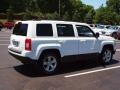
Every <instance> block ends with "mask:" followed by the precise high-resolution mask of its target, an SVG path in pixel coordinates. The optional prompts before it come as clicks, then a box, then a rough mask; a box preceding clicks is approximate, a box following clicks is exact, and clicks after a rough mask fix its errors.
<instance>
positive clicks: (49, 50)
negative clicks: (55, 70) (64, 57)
mask: <svg viewBox="0 0 120 90" xmlns="http://www.w3.org/2000/svg"><path fill="white" fill-rule="evenodd" d="M48 53H52V54H57V55H58V57H59V58H61V53H60V51H59V50H58V49H56V48H52V49H45V50H43V51H42V52H41V54H40V55H39V58H38V61H39V60H40V59H41V58H43V56H44V55H46V54H48Z"/></svg>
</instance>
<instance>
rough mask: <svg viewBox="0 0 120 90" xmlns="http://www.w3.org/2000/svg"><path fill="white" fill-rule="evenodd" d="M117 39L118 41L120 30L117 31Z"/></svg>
mask: <svg viewBox="0 0 120 90" xmlns="http://www.w3.org/2000/svg"><path fill="white" fill-rule="evenodd" d="M117 38H118V39H119V40H120V29H119V30H118V31H117Z"/></svg>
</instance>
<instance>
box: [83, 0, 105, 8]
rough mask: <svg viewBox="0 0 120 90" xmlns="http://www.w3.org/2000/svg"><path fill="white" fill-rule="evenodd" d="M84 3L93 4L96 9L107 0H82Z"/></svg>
mask: <svg viewBox="0 0 120 90" xmlns="http://www.w3.org/2000/svg"><path fill="white" fill-rule="evenodd" d="M81 1H82V2H83V3H84V4H87V5H91V6H93V7H94V9H98V8H99V7H100V6H101V5H102V4H103V5H104V6H105V5H106V0H81Z"/></svg>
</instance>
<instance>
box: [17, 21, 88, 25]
mask: <svg viewBox="0 0 120 90" xmlns="http://www.w3.org/2000/svg"><path fill="white" fill-rule="evenodd" d="M18 22H22V23H59V24H79V25H86V26H89V25H88V24H86V23H80V22H72V21H59V20H39V21H36V20H27V21H17V23H18Z"/></svg>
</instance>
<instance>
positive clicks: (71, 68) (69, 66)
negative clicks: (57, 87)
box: [14, 60, 119, 77]
mask: <svg viewBox="0 0 120 90" xmlns="http://www.w3.org/2000/svg"><path fill="white" fill-rule="evenodd" d="M117 63H119V61H118V60H112V61H111V62H110V63H109V64H108V65H103V64H102V63H100V62H99V61H97V60H85V61H77V62H69V63H62V65H61V68H60V70H59V71H58V72H57V74H54V75H60V74H65V73H71V72H75V71H81V70H87V69H92V68H97V67H101V66H102V67H104V68H105V67H106V66H109V65H114V64H117ZM14 69H15V70H16V71H17V72H19V73H21V74H23V75H25V76H28V77H46V76H47V77H48V75H44V74H43V73H42V72H41V71H40V70H39V69H38V68H37V67H36V66H35V65H19V66H15V67H14ZM54 75H53V76H54Z"/></svg>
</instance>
